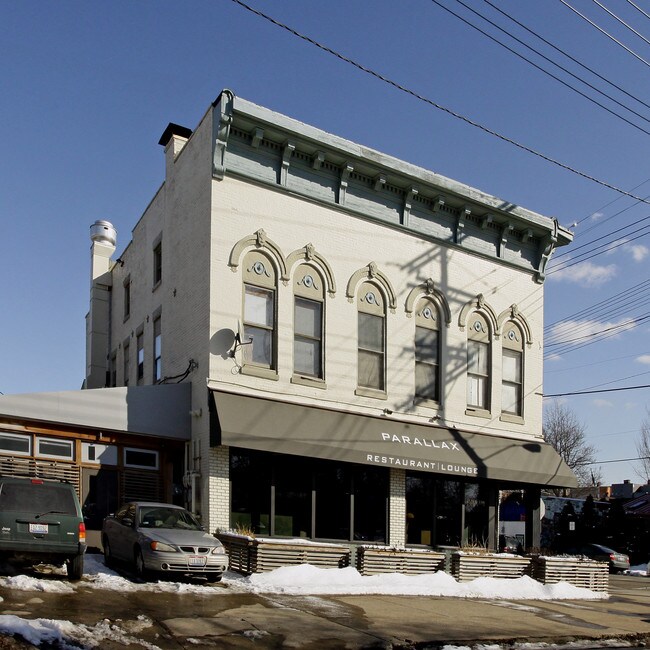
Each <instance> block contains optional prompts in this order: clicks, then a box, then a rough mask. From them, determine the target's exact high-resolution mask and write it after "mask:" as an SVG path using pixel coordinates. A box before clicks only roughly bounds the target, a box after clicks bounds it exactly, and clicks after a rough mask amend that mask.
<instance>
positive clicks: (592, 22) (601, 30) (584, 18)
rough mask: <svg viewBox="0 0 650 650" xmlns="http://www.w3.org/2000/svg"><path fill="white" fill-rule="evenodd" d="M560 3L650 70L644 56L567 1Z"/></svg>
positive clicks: (563, 0)
mask: <svg viewBox="0 0 650 650" xmlns="http://www.w3.org/2000/svg"><path fill="white" fill-rule="evenodd" d="M560 2H561V3H562V4H563V5H564V6H565V7H568V8H569V9H571V11H573V13H574V14H577V15H578V16H580V18H582V19H583V20H585V21H587V22H588V23H589V24H590V25H591V26H592V27H595V28H596V29H597V30H598V31H599V32H601V33H602V34H604V35H605V36H607V38H609V39H610V40H612V41H614V43H616V44H617V45H620V46H621V47H622V48H623V49H624V50H625V51H626V52H629V53H630V54H631V55H632V56H633V57H635V58H636V59H638V60H639V61H641V63H645V65H647V66H648V67H649V68H650V63H648V61H646V60H645V59H644V58H643V57H642V56H640V55H638V54H637V53H636V52H635V51H634V50H631V49H630V48H629V47H628V46H627V45H624V44H623V43H621V41H619V40H618V39H616V38H614V37H613V36H612V35H611V34H610V33H609V32H606V31H605V30H604V29H603V28H602V27H600V26H599V25H597V24H596V23H595V22H594V21H593V20H590V19H589V18H587V16H585V15H584V14H581V13H580V12H579V11H578V10H577V9H575V8H574V7H572V6H571V5H570V4H569V3H568V2H566V0H560Z"/></svg>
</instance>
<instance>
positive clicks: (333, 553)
mask: <svg viewBox="0 0 650 650" xmlns="http://www.w3.org/2000/svg"><path fill="white" fill-rule="evenodd" d="M216 537H217V538H218V539H219V540H220V541H221V543H222V544H223V545H224V548H225V549H226V552H227V553H228V558H229V560H230V570H231V571H236V572H238V573H243V574H244V575H249V574H251V573H263V572H265V571H273V569H278V568H280V567H283V566H292V565H297V564H312V565H314V566H318V567H322V568H341V567H345V566H349V564H350V549H349V548H348V547H347V546H342V545H340V544H318V543H316V542H310V541H307V540H305V541H304V542H303V541H302V540H278V539H267V538H256V537H247V536H245V535H237V534H234V533H216Z"/></svg>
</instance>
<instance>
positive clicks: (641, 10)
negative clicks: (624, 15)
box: [625, 0, 650, 18]
mask: <svg viewBox="0 0 650 650" xmlns="http://www.w3.org/2000/svg"><path fill="white" fill-rule="evenodd" d="M625 2H627V3H628V4H630V5H632V6H633V7H634V8H635V9H636V10H637V11H640V12H641V13H642V14H643V15H644V16H645V17H646V18H650V14H647V13H646V12H645V11H643V9H641V7H639V6H638V5H636V4H634V2H632V0H625Z"/></svg>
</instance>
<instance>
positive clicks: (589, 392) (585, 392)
mask: <svg viewBox="0 0 650 650" xmlns="http://www.w3.org/2000/svg"><path fill="white" fill-rule="evenodd" d="M639 388H650V384H643V385H641V386H624V387H622V388H602V389H600V390H575V391H572V392H569V393H554V394H552V395H542V398H543V399H546V398H548V397H569V396H570V395H594V394H596V393H616V392H619V391H622V390H637V389H639Z"/></svg>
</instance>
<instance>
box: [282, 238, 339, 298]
mask: <svg viewBox="0 0 650 650" xmlns="http://www.w3.org/2000/svg"><path fill="white" fill-rule="evenodd" d="M299 263H307V264H309V265H311V266H314V267H315V268H316V270H318V271H319V272H320V273H321V275H322V276H323V278H324V279H325V282H326V283H327V293H328V294H329V296H330V298H333V297H334V296H335V295H336V280H335V279H334V273H333V271H332V267H331V266H330V265H329V263H328V262H327V260H326V259H325V258H324V257H323V256H322V255H321V254H320V253H318V252H317V251H316V249H315V247H314V245H313V244H311V243H310V244H305V245H304V246H303V247H302V248H299V249H298V250H295V251H293V253H290V254H289V256H288V257H287V261H286V269H287V273H288V274H289V275H291V274H292V273H293V268H294V266H296V265H297V264H299ZM283 279H284V278H283Z"/></svg>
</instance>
